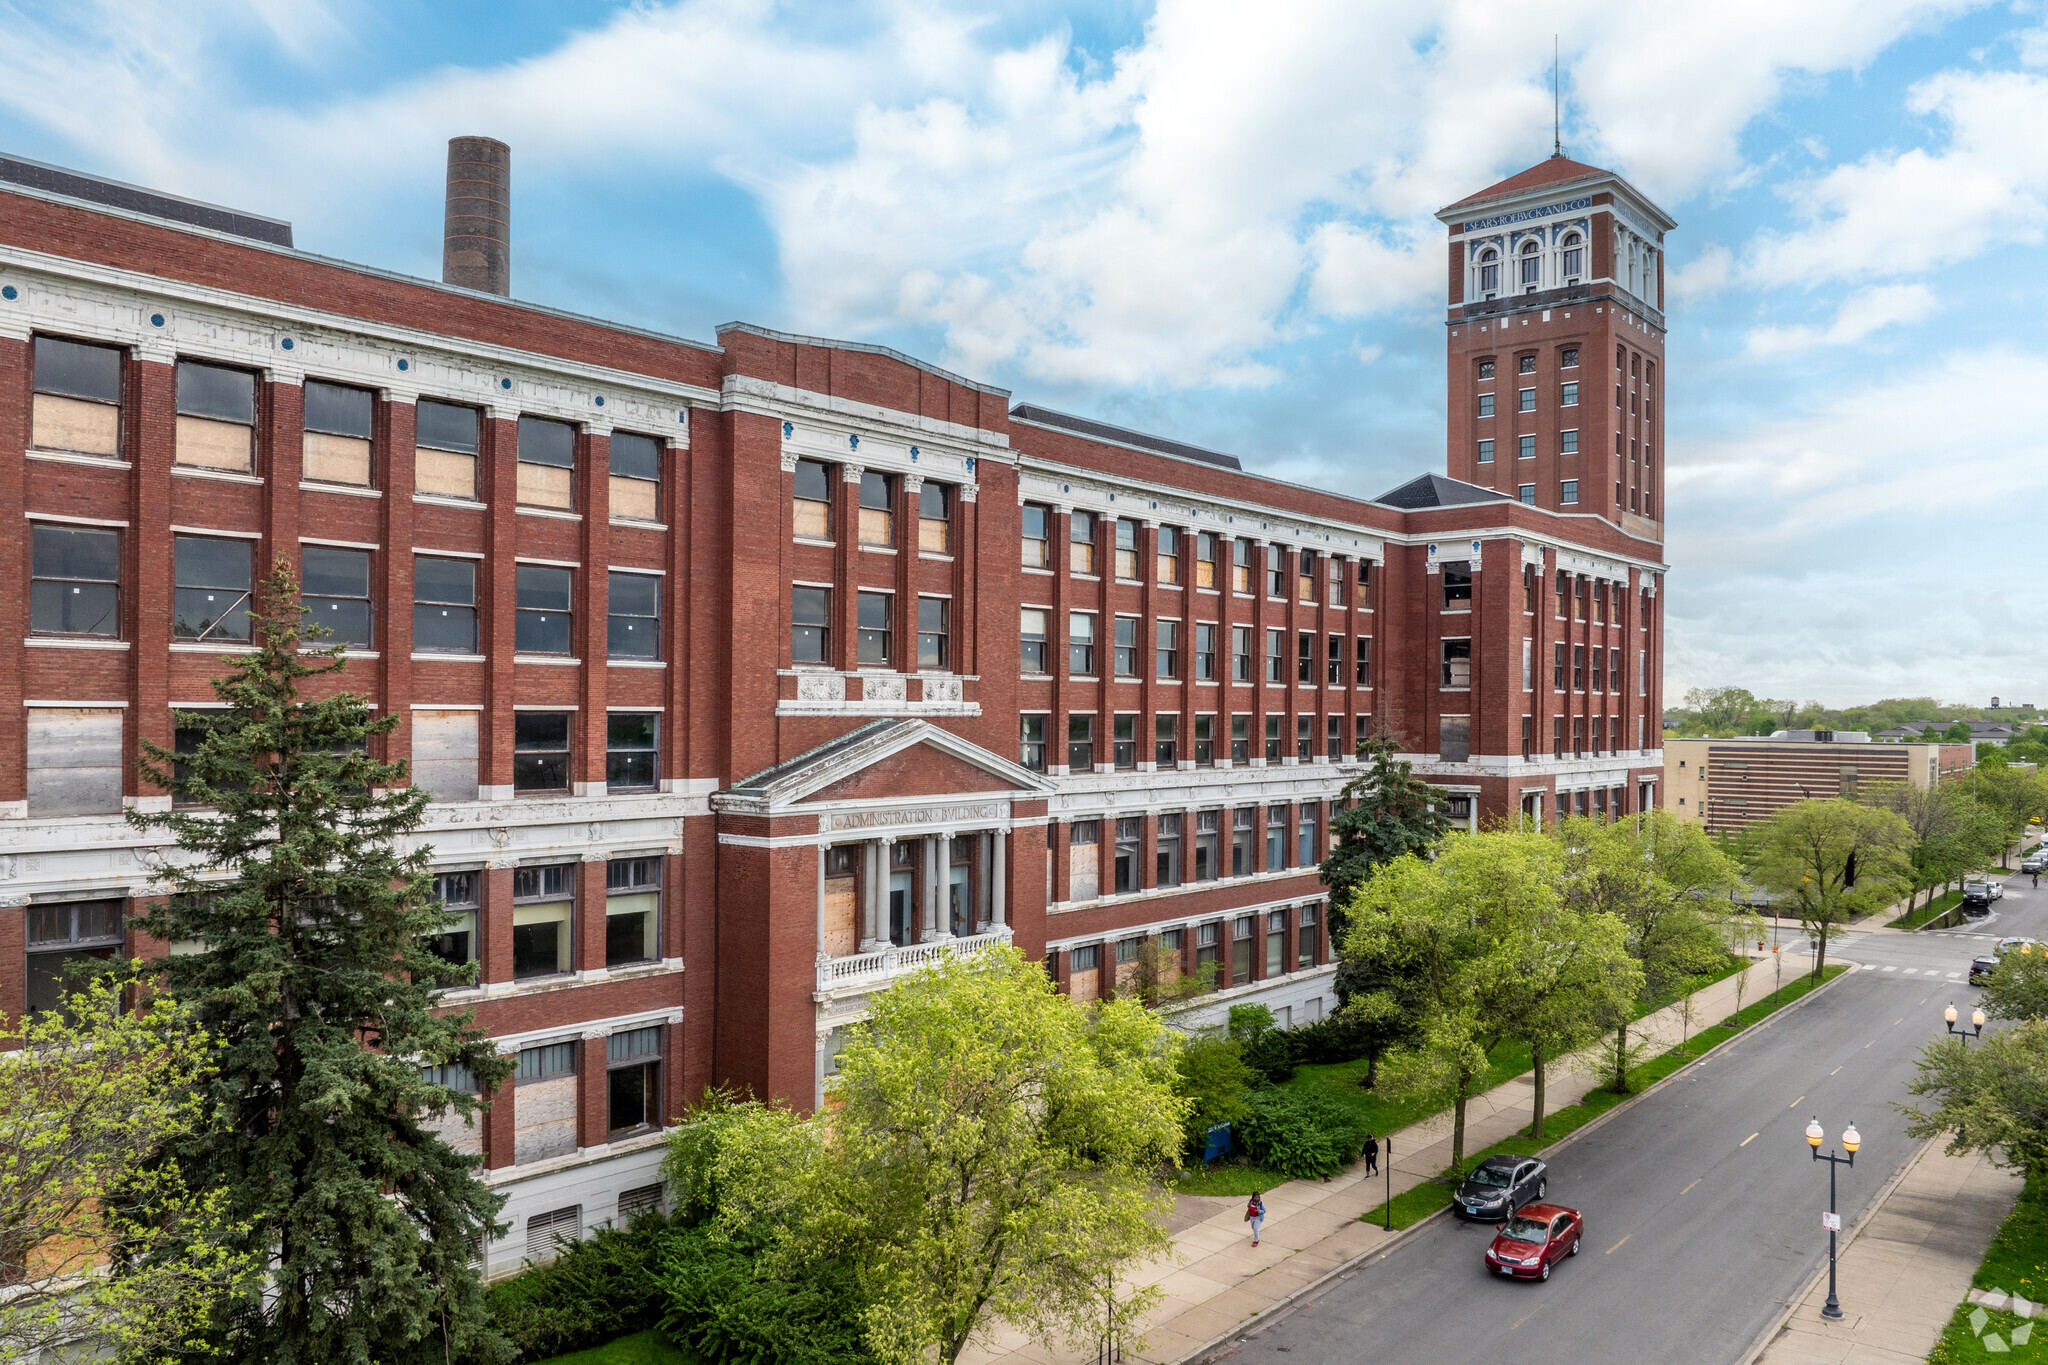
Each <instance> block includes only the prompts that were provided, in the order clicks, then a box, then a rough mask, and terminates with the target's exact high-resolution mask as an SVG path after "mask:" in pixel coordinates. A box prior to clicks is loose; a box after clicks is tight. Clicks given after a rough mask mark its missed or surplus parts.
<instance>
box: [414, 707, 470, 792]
mask: <svg viewBox="0 0 2048 1365" xmlns="http://www.w3.org/2000/svg"><path fill="white" fill-rule="evenodd" d="M476 717H477V713H476V712H474V711H415V712H413V713H412V784H413V785H414V786H415V787H424V788H426V790H427V791H428V792H429V793H430V794H431V795H432V796H433V798H434V800H436V801H474V800H476V771H477V763H476V759H477V754H476Z"/></svg>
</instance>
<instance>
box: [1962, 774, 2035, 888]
mask: <svg viewBox="0 0 2048 1365" xmlns="http://www.w3.org/2000/svg"><path fill="white" fill-rule="evenodd" d="M1969 782H1970V790H1971V792H1972V793H1973V794H1974V795H1975V796H1976V798H1977V800H1978V801H1980V802H1982V803H1983V805H1984V808H1985V809H1986V810H1989V811H1991V812H1992V813H1993V815H1994V816H1995V818H1996V819H1997V821H1998V829H1999V841H1998V865H1999V866H2000V867H2004V866H2005V860H2006V852H2007V850H2008V849H2009V848H2010V847H2011V845H2012V844H2013V843H2015V842H2016V841H2017V840H2018V839H2019V837H2020V835H2022V834H2023V833H2025V832H2026V828H2027V825H2028V824H2029V823H2030V822H2032V821H2034V820H2037V819H2039V818H2040V817H2041V814H2042V812H2043V810H2044V809H2048V775H2044V774H2042V773H2041V772H2039V771H2037V770H2030V769H2027V768H2015V767H2012V766H2011V765H2009V764H2008V765H2006V766H2004V767H1996V766H1992V767H1979V768H1978V769H1977V770H1976V771H1974V772H1972V773H1971V774H1970V778H1969Z"/></svg>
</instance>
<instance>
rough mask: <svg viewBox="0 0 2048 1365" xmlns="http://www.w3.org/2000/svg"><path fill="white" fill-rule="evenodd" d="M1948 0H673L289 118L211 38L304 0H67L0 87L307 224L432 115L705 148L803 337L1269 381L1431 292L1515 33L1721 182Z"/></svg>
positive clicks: (689, 150) (41, 113)
mask: <svg viewBox="0 0 2048 1365" xmlns="http://www.w3.org/2000/svg"><path fill="white" fill-rule="evenodd" d="M334 2H335V3H342V2H343V0H334ZM1968 3H1971V0H1806V3H1802V4H1801V5H1798V6H1793V7H1789V8H1787V7H1785V6H1783V5H1778V4H1767V3H1766V2H1765V0H1734V3H1730V4H1724V5H1720V6H1694V7H1691V8H1689V9H1672V8H1669V7H1646V6H1639V7H1635V8H1633V9H1625V10H1623V11H1620V12H1616V11H1614V10H1613V9H1612V7H1611V6H1605V5H1601V4H1598V3H1596V0H1561V2H1560V4H1558V5H1554V6H1552V7H1551V8H1549V9H1546V10H1543V11H1540V12H1538V11H1531V10H1507V11H1503V10H1501V9H1500V8H1499V7H1498V6H1496V5H1492V4H1487V3H1483V0H1443V2H1442V3H1439V4H1436V5H1434V6H1427V5H1414V4H1411V3H1400V2H1399V0H1363V2H1361V0H1302V3H1298V4H1292V5H1288V6H1277V7H1273V6H1269V7H1266V8H1264V9H1262V10H1259V11H1258V12H1257V14H1256V16H1255V17H1254V16H1253V15H1251V14H1250V13H1248V12H1247V11H1246V10H1245V9H1244V7H1243V6H1242V5H1241V4H1237V3H1235V2H1234V0H1161V3H1159V5H1158V7H1157V9H1156V11H1155V12H1154V13H1153V14H1152V16H1151V18H1150V20H1149V22H1148V23H1147V24H1146V26H1145V29H1144V33H1143V38H1142V40H1141V41H1139V42H1137V43H1134V44H1133V45H1131V46H1130V47H1128V48H1127V49H1125V50H1123V51H1120V52H1118V53H1116V54H1114V56H1113V57H1112V58H1111V59H1109V60H1108V61H1107V62H1106V63H1089V62H1083V61H1081V60H1079V59H1077V57H1076V54H1075V53H1074V52H1073V51H1072V48H1071V40H1070V38H1069V35H1068V33H1067V30H1066V29H1065V28H1064V27H1063V26H1061V25H1059V24H1058V23H1057V22H1056V21H1055V22H1048V21H1046V20H1045V19H1044V18H1043V17H1042V16H1041V15H1040V14H1039V13H1038V12H1037V11H1035V10H1032V9H1030V8H1020V10H1019V12H1018V13H1015V14H1009V15H997V14H995V13H994V11H995V10H996V9H997V8H999V6H1000V5H1001V4H1002V0H985V3H984V4H982V5H974V4H971V3H969V4H961V5H957V6H947V5H944V4H942V3H932V4H909V3H897V2H896V0H870V3H868V4H867V5H864V6H860V7H854V6H848V7H846V8H845V9H843V10H839V11H835V14H834V17H835V21H836V22H835V23H834V24H833V25H831V26H830V33H831V36H830V37H829V38H826V37H823V36H819V35H820V26H819V25H817V24H815V23H813V22H810V21H809V19H808V18H807V17H806V15H805V14H804V13H802V12H800V11H795V10H787V9H784V8H782V7H780V6H777V5H775V4H773V3H771V0H678V2H677V3H674V4H669V5H654V4H644V5H636V6H633V7H630V8H624V9H620V10H617V11H615V12H613V13H612V14H611V15H610V16H609V17H608V18H607V19H606V20H605V21H604V22H603V23H601V24H600V25H598V26H597V27H594V28H591V29H588V30H586V31H581V32H577V33H574V34H572V35H571V36H569V37H568V38H567V39H565V40H563V41H562V42H560V43H559V44H558V45H556V46H555V47H554V48H553V50H551V51H546V52H541V53H536V54H533V55H531V56H528V57H525V58H522V59H519V60H515V61H510V62H506V63H503V64H500V65H497V66H494V67H489V68H473V69H466V68H460V67H450V68H444V69H441V70H437V71H434V72H432V73H431V74H427V75H423V76H418V77H414V78H410V79H407V80H404V81H402V82H399V83H397V84H394V85H392V86H390V87H388V88H385V89H381V90H375V91H372V92H370V93H367V94H362V95H357V96H350V97H345V98H337V99H333V100H330V101H328V102H326V103H324V104H317V103H316V104H315V105H313V106H312V107H310V108H307V109H304V110H300V109H297V108H275V107H255V106H253V105H250V104H248V103H245V102H239V101H238V99H237V96H236V94H235V91H236V90H237V88H238V85H237V83H236V82H235V81H233V80H232V79H228V78H227V76H228V74H229V73H225V72H223V71H222V70H221V68H220V65H219V63H220V61H221V58H220V57H219V56H218V55H217V53H218V50H219V49H220V48H221V47H222V46H223V44H222V39H223V38H224V37H225V36H227V35H236V36H245V35H246V34H247V32H249V31H250V30H252V29H254V30H256V31H259V32H262V33H264V34H266V35H268V40H269V42H270V43H271V44H272V45H273V47H274V48H275V49H276V50H277V51H278V52H279V53H280V54H281V56H282V57H283V58H284V59H285V60H288V61H297V62H300V63H310V64H317V62H318V61H319V60H320V54H321V51H322V47H323V44H328V43H331V42H333V41H335V39H334V38H333V36H332V31H333V30H335V29H336V28H337V27H338V26H337V25H336V22H335V21H334V20H333V19H332V18H331V16H330V15H329V13H328V11H326V10H324V9H320V8H313V9H301V8H297V7H293V6H290V5H286V4H283V3H282V0H242V7H234V6H212V5H205V4H197V3H193V2H192V0H185V3H184V4H182V5H166V6H161V7H155V8H152V9H149V10H147V11H145V12H143V13H142V14H141V15H140V17H138V16H137V14H135V13H133V12H131V11H129V10H127V9H126V8H124V7H116V6H115V5H114V4H113V3H112V0H100V3H99V4H97V5H95V6H92V7H88V8H85V9H82V10H78V11H76V12H60V13H61V14H66V15H68V17H63V18H59V19H30V18H27V17H24V16H22V15H20V14H18V13H12V12H5V11H0V32H5V34H6V35H7V36H8V37H9V38H10V39H11V42H10V48H11V50H14V51H17V52H25V53H27V54H29V58H28V61H27V63H26V66H25V67H24V68H20V69H18V70H17V71H14V72H10V79H9V81H8V82H6V83H5V84H4V85H0V104H4V105H5V106H8V107H11V108H13V109H14V110H16V111H17V112H19V113H20V114H22V115H24V116H26V117H29V118H32V119H35V120H38V121H40V122H42V123H44V124H45V125H46V126H49V127H51V128H53V129H56V130H57V131H59V132H60V133H61V134H62V135H63V136H64V137H66V138H68V139H70V140H71V141H72V142H74V143H75V144H77V145H79V146H81V147H84V148H88V149H91V150H92V151H93V152H94V153H95V157H96V162H97V164H101V165H105V166H107V167H108V168H110V169H112V170H113V171H114V173H116V174H124V175H126V176H128V177H129V178H135V179H142V180H145V181H150V182H153V183H159V184H165V185H172V186H177V187H179V188H180V189H182V190H184V191H186V192H190V193H195V194H199V195H203V196H208V197H217V198H225V199H229V200H232V201H239V202H252V203H262V204H265V205H276V206H277V211H279V212H282V213H285V214H287V215H288V216H292V217H295V218H300V219H305V220H314V221H320V220H329V221H331V220H335V219H340V218H345V217H346V216H347V215H351V214H362V213H364V212H366V211H367V212H374V211H375V209H374V206H375V205H376V204H377V202H378V201H379V199H380V198H381V197H383V196H385V195H387V194H388V193H389V192H390V189H389V187H390V185H391V183H392V182H393V179H394V172H395V171H402V174H403V178H404V179H405V182H406V183H407V184H417V183H418V182H419V180H420V179H421V178H422V172H423V171H425V172H426V173H427V174H432V173H433V172H432V171H431V170H430V169H429V168H434V167H437V166H438V164H439V154H440V147H441V144H442V141H443V139H445V138H446V137H447V136H449V135H450V134H451V133H457V132H470V131H489V132H491V133H493V134H494V135H497V136H500V137H504V138H505V139H506V140H507V141H509V142H511V143H512V144H513V149H514V151H513V154H514V159H515V168H516V169H521V170H527V171H531V170H533V169H536V168H538V169H540V170H542V171H544V172H545V171H555V172H561V173H565V174H567V173H574V174H577V175H581V176H589V175H592V174H597V175H600V176H607V175H608V176H610V177H612V178H617V179H629V180H630V179H636V178H638V179H644V178H646V177H649V176H659V175H662V174H664V173H668V174H674V173H680V172H682V171H686V170H696V169H703V168H707V167H708V168H714V169H715V170H717V171H718V172H719V173H722V174H724V175H726V176H728V177H730V178H731V179H732V180H734V181H735V182H737V183H739V184H741V185H743V186H745V187H746V188H747V189H749V190H751V191H752V192H753V193H754V194H756V195H757V196H758V198H759V199H760V201H761V203H762V204H763V206H764V208H765V210H766V212H767V214H768V217H769V220H770V222H771V223H772V225H773V228H774V231H775V233H776V238H777V248H778V253H779V258H780V264H781V270H782V274H783V287H784V290H785V299H784V308H783V313H784V320H785V321H789V322H791V323H793V324H795V325H800V326H802V327H804V328H805V329H806V330H813V331H820V332H828V333H833V334H846V335H855V336H859V335H867V334H872V333H874V332H876V331H879V330H882V329H885V328H889V327H892V326H901V325H902V324H905V323H909V324H913V325H919V326H928V327H938V328H940V329H943V331H944V333H945V336H946V345H947V350H948V355H947V357H946V358H947V359H948V360H949V361H950V362H952V363H955V364H959V365H963V366H969V367H972V368H975V369H977V370H980V371H986V370H988V369H991V368H994V367H999V366H1005V365H1014V366H1017V367H1020V368H1021V369H1022V370H1023V371H1024V372H1025V373H1027V374H1030V375H1034V376H1037V377H1040V378H1044V379H1047V380H1051V381H1055V382H1060V383H1069V382H1086V383H1110V384H1120V385H1133V386H1142V385H1162V386H1167V387H1186V386H1200V385H1208V384H1214V385H1226V386H1227V385H1245V384H1259V383H1264V382H1267V381H1269V380H1270V379H1271V378H1272V377H1273V376H1274V374H1275V371H1274V369H1273V368H1272V363H1271V361H1270V360H1269V359H1268V358H1266V357H1265V356H1264V354H1263V353H1265V352H1267V351H1268V350H1270V349H1271V348H1273V347H1275V346H1276V345H1279V344H1282V343H1285V342H1286V341H1288V340H1290V339H1292V338H1295V337H1298V336H1300V335H1303V334H1304V332H1305V330H1307V329H1310V328H1313V327H1314V326H1315V325H1316V324H1317V322H1318V320H1319V319H1322V318H1327V317H1342V318H1363V317H1370V316H1384V315H1388V314H1401V313H1406V312H1411V311H1414V310H1417V309H1426V308H1434V307H1435V306H1436V304H1437V302H1438V301H1439V299H1440V294H1441V289H1442V273H1441V272H1442V259H1443V258H1442V257H1441V255H1439V252H1440V250H1441V245H1440V243H1441V240H1442V239H1441V227H1440V226H1439V225H1438V224H1437V223H1435V221H1434V220H1433V218H1432V216H1431V215H1432V214H1433V212H1434V211H1435V209H1436V208H1437V207H1439V206H1440V205H1442V204H1444V203H1447V202H1450V201H1452V200H1455V199H1457V198H1459V197H1461V196H1463V195H1465V194H1467V193H1470V192H1471V191H1472V190H1474V189H1475V188H1478V187H1481V186H1483V185H1485V184H1487V183H1489V182H1490V180H1492V179H1493V178H1496V177H1498V176H1500V175H1503V174H1507V173H1511V172H1513V171H1515V170H1518V169H1520V168H1522V167H1523V166H1525V165H1527V164H1528V163H1529V162H1531V161H1533V160H1535V159H1537V158H1538V157H1539V156H1541V154H1542V152H1543V150H1544V149H1543V148H1542V146H1541V133H1542V131H1545V130H1546V129H1547V125H1548V123H1549V118H1550V98H1549V72H1548V66H1549V46H1550V45H1549V43H1548V42H1547V41H1546V40H1547V39H1548V37H1549V36H1550V34H1551V33H1553V32H1556V31H1559V30H1562V31H1564V32H1566V33H1573V32H1576V33H1580V34H1585V35H1590V36H1589V37H1586V38H1585V39H1583V40H1582V42H1581V44H1580V46H1579V47H1578V49H1577V50H1576V51H1574V52H1569V53H1567V54H1566V58H1565V66H1566V76H1567V93H1568V98H1569V100H1570V108H1569V110H1568V114H1569V125H1570V126H1569V127H1568V129H1567V136H1568V139H1569V140H1570V141H1571V143H1572V145H1573V150H1574V152H1575V153H1576V154H1578V155H1580V156H1581V157H1583V158H1585V159H1591V160H1596V161H1603V162H1608V163H1612V164H1617V165H1619V166H1621V167H1622V168H1623V169H1624V170H1625V171H1626V172H1627V173H1628V174H1629V175H1630V176H1631V177H1632V178H1634V179H1635V180H1636V181H1637V182H1638V183H1639V184H1641V185H1642V186H1643V188H1645V189H1646V190H1647V191H1648V192H1650V193H1651V194H1653V195H1659V196H1666V197H1675V198H1683V197H1685V196H1687V195H1690V194H1692V193H1693V192H1695V191H1696V190H1698V189H1700V188H1701V187H1703V186H1706V185H1709V184H1714V183H1721V182H1726V181H1729V180H1732V179H1733V178H1735V177H1737V176H1739V175H1740V174H1741V173H1742V171H1743V166H1742V157H1741V154H1740V150H1739V138H1740V135H1741V133H1742V130H1743V129H1744V128H1745V127H1747V126H1748V124H1749V123H1750V122H1751V120H1753V119H1754V118H1756V117H1757V116H1758V115H1759V114H1760V113H1762V112H1763V111H1765V110H1767V109H1768V108H1770V107H1771V106H1772V105H1773V103H1775V102H1776V100H1777V99H1778V98H1779V94H1780V92H1781V90H1782V89H1783V88H1784V86H1785V84H1786V82H1787V81H1788V80H1794V79H1798V78H1800V76H1801V73H1821V72H1827V71H1834V70H1841V69H1854V68H1856V67H1859V66H1860V65H1861V64H1863V63H1865V62H1867V61H1869V60H1870V59H1871V58H1872V57H1873V56H1874V55H1876V54H1877V53H1878V52H1881V51H1883V50H1884V49H1885V48H1886V47H1887V46H1888V45H1890V44H1891V43H1892V42H1894V41H1896V40H1897V39H1898V38H1899V37H1900V36H1901V35H1903V34H1904V33H1906V32H1908V31H1910V30H1912V29H1913V28H1914V27H1916V26H1918V25H1922V24H1925V23H1928V22H1931V21H1933V20H1935V19H1938V18H1940V17H1941V16H1943V15H1945V14H1948V13H1952V12H1954V11H1955V10H1956V9H1958V8H1960V7H1963V6H1965V5H1967V4H1968ZM993 17H1001V18H1003V19H1004V20H1005V22H1003V23H999V24H998V23H991V22H989V20H990V19H991V18H993ZM339 27H343V28H345V27H346V26H345V25H342V26H339ZM1020 32H1021V33H1023V34H1025V36H1024V37H1022V38H1018V39H1014V40H1013V39H1006V38H1002V37H998V36H997V35H998V34H1015V33H1020ZM82 89H91V90H95V91H102V92H105V94H104V98H102V99H99V100H96V101H93V102H91V103H90V104H88V103H85V102H81V101H79V100H78V99H77V98H76V94H77V92H78V91H79V90H82ZM259 190H260V193H256V192H255V191H259ZM1705 264H1706V260H1705V258H1702V262H1701V265H1702V267H1704V266H1705ZM1699 278H1700V279H1701V280H1702V282H1704V280H1705V277H1704V276H1700V277H1699Z"/></svg>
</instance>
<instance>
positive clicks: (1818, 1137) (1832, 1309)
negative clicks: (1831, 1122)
mask: <svg viewBox="0 0 2048 1365" xmlns="http://www.w3.org/2000/svg"><path fill="white" fill-rule="evenodd" d="M1826 1139H1827V1135H1826V1134H1825V1133H1823V1132H1821V1129H1820V1119H1819V1118H1817V1117H1816V1118H1815V1119H1814V1120H1813V1121H1812V1122H1810V1123H1808V1124H1807V1125H1806V1145H1807V1146H1808V1147H1811V1148H1812V1149H1813V1159H1814V1160H1815V1161H1825V1162H1827V1163H1828V1216H1827V1218H1826V1220H1825V1221H1826V1223H1827V1228H1828V1301H1827V1302H1826V1303H1825V1304H1823V1305H1821V1310H1820V1315H1821V1316H1822V1317H1824V1318H1839V1317H1841V1316H1842V1301H1841V1300H1840V1299H1838V1298H1836V1297H1835V1234H1836V1233H1838V1232H1839V1231H1841V1227H1842V1220H1841V1216H1840V1215H1839V1214H1837V1213H1836V1212H1835V1168H1836V1167H1837V1166H1854V1165H1855V1164H1856V1149H1857V1148H1859V1147H1861V1146H1862V1145H1863V1135H1862V1134H1861V1133H1859V1132H1857V1131H1856V1123H1855V1120H1853V1119H1852V1120H1850V1123H1849V1126H1848V1127H1847V1128H1844V1129H1843V1130H1842V1150H1843V1151H1845V1152H1847V1153H1848V1154H1849V1155H1847V1156H1837V1155H1835V1154H1834V1153H1833V1152H1829V1153H1828V1154H1827V1155H1825V1156H1823V1155H1821V1150H1820V1145H1821V1143H1822V1142H1824V1141H1826Z"/></svg>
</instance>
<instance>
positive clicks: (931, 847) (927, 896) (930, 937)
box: [917, 834, 939, 943]
mask: <svg viewBox="0 0 2048 1365" xmlns="http://www.w3.org/2000/svg"><path fill="white" fill-rule="evenodd" d="M920 861H921V862H922V863H923V864H924V866H923V867H922V868H920V869H919V873H918V884H919V887H920V889H921V890H922V891H923V894H922V895H920V896H919V897H918V900H919V901H920V902H922V903H923V906H924V909H923V912H922V913H923V916H924V930H923V932H922V933H920V934H919V935H918V936H917V941H918V942H919V943H930V942H932V941H934V940H935V939H937V938H938V936H939V931H938V923H939V909H938V906H939V894H938V873H939V851H938V848H937V845H936V843H935V842H934V840H933V838H932V836H931V835H929V834H927V835H925V836H924V857H923V858H922V859H921V860H920Z"/></svg>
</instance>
